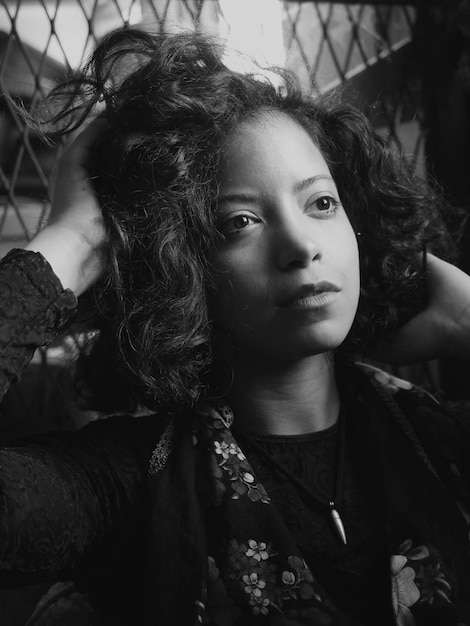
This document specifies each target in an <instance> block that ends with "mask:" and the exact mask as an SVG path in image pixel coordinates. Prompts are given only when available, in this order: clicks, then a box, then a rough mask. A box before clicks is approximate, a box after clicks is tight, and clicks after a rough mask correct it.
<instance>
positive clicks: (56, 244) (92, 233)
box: [26, 119, 106, 296]
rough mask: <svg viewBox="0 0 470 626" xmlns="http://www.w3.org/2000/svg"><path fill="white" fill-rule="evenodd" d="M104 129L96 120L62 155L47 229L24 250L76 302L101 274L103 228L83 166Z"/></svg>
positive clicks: (103, 122) (53, 189)
mask: <svg viewBox="0 0 470 626" xmlns="http://www.w3.org/2000/svg"><path fill="white" fill-rule="evenodd" d="M105 126H106V122H105V121H104V120H102V119H96V120H94V121H93V122H91V124H89V126H88V127H87V128H86V129H85V130H84V131H83V132H82V133H81V134H80V135H78V137H77V138H76V139H75V140H74V141H73V142H72V143H71V144H70V145H69V146H68V147H67V148H66V149H65V151H64V153H63V154H62V156H61V158H60V159H59V163H58V168H57V172H56V176H55V180H54V183H53V188H52V203H51V213H50V216H49V219H48V222H47V226H46V227H45V228H44V230H42V231H41V232H40V233H39V234H38V235H36V236H35V237H34V238H33V239H32V240H31V241H30V242H29V243H28V245H27V246H26V249H27V250H32V251H34V252H40V253H41V254H42V255H43V256H44V257H45V258H46V259H47V260H48V262H49V263H50V265H51V267H52V269H53V271H54V273H55V275H56V276H57V277H58V278H59V280H60V282H61V284H62V286H63V287H64V288H66V289H71V290H72V291H73V292H74V293H75V295H76V296H79V295H80V294H82V293H83V292H84V291H86V290H87V289H88V287H90V286H91V285H92V284H93V283H95V282H96V280H97V279H98V278H99V277H100V275H101V274H102V272H103V258H102V252H103V248H104V246H105V242H106V236H105V228H104V224H103V218H102V214H101V210H100V206H99V204H98V201H97V199H96V197H95V194H94V192H93V189H92V186H91V182H90V178H89V174H88V172H87V170H86V163H87V162H88V161H89V153H90V151H91V150H92V146H93V142H94V140H95V139H96V138H97V137H98V136H99V134H100V133H101V132H102V131H103V129H104V127H105Z"/></svg>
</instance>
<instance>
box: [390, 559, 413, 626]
mask: <svg viewBox="0 0 470 626" xmlns="http://www.w3.org/2000/svg"><path fill="white" fill-rule="evenodd" d="M407 563H408V559H407V558H406V556H403V555H402V554H394V555H393V556H392V559H391V570H392V604H393V610H394V612H395V619H396V623H397V626H415V624H416V622H415V620H414V617H413V614H412V613H411V611H410V609H409V607H410V606H413V604H416V602H417V601H418V600H419V596H420V593H419V589H418V587H417V586H416V584H415V582H414V580H415V576H416V573H415V571H414V569H413V568H412V567H405V565H406V564H407Z"/></svg>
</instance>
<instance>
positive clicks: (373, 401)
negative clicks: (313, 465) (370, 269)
mask: <svg viewBox="0 0 470 626" xmlns="http://www.w3.org/2000/svg"><path fill="white" fill-rule="evenodd" d="M0 293H1V294H2V296H1V297H0V308H1V309H2V310H1V313H2V315H1V318H2V319H1V321H0V390H1V391H2V392H5V391H6V389H7V388H8V385H9V384H10V382H11V381H13V380H15V379H16V378H17V377H18V376H19V375H20V373H21V369H22V368H23V367H24V366H25V365H26V364H27V362H28V360H29V359H30V358H31V355H32V352H33V351H34V349H35V347H36V346H37V345H41V344H44V343H47V342H48V341H50V340H51V339H52V338H53V337H54V336H55V335H56V334H57V333H58V332H60V330H61V329H62V328H63V327H64V325H65V324H66V323H67V320H68V319H69V318H70V317H71V316H72V315H73V313H74V311H75V307H76V301H75V299H74V297H73V294H71V293H70V292H67V291H64V290H62V288H61V286H60V284H59V283H58V281H57V280H56V279H55V277H54V275H53V274H52V272H51V270H50V268H49V267H48V266H47V264H46V263H45V261H44V260H43V259H42V258H41V257H40V255H33V254H32V253H17V254H16V253H14V254H13V255H11V256H9V257H7V259H6V260H5V261H3V262H2V264H1V266H0ZM348 384H350V385H351V386H352V388H353V389H354V393H355V395H356V397H358V398H360V402H361V406H362V409H363V410H362V411H361V416H360V419H361V420H362V422H363V424H362V427H363V432H364V440H365V442H366V444H367V445H368V448H369V449H370V455H371V464H372V465H371V468H372V469H373V471H374V472H376V473H377V475H378V476H379V477H380V480H381V483H382V487H383V488H382V493H381V498H382V499H383V502H384V507H385V512H386V524H387V537H388V548H387V549H388V553H389V560H390V561H389V562H390V587H389V591H390V600H389V603H387V606H384V609H383V614H382V615H381V616H380V618H379V619H378V620H377V621H376V623H380V624H381V625H382V624H383V625H386V624H391V625H393V624H395V625H399V626H402V625H406V626H413V625H416V626H431V625H433V624H439V626H446V625H449V626H465V625H470V600H469V598H470V559H469V528H468V522H469V520H470V516H469V515H468V513H467V511H468V510H469V509H470V501H469V494H468V485H469V481H470V455H469V454H468V449H469V445H470V425H469V424H470V411H469V410H468V409H467V408H466V407H461V408H459V407H451V406H444V405H441V404H439V403H438V402H436V401H435V400H434V399H433V398H432V397H431V396H429V395H428V394H426V393H425V392H423V391H422V390H420V389H417V388H415V387H412V386H411V385H409V384H408V383H406V382H404V381H401V380H399V379H396V378H394V377H392V376H390V375H388V374H386V373H384V372H382V371H381V370H376V369H375V368H371V367H370V366H356V367H353V368H350V370H349V373H348ZM231 423H232V415H231V411H230V409H229V408H228V407H224V406H220V407H218V406H213V405H210V404H204V403H201V404H200V405H199V407H198V410H197V411H196V412H194V413H191V414H188V415H185V416H179V417H178V418H171V419H168V420H166V422H164V423H163V422H162V420H161V418H156V417H155V416H147V417H143V418H138V419H137V418H132V417H123V416H119V417H115V418H112V419H108V420H103V421H100V422H99V423H95V424H92V425H90V426H88V427H86V428H85V429H83V431H81V432H79V433H71V434H70V433H66V434H62V435H45V436H42V437H39V438H37V439H35V440H34V441H29V442H26V443H19V444H15V445H12V446H8V447H5V448H3V449H1V450H0V467H1V470H2V471H1V472H0V511H1V515H0V583H2V582H3V584H8V585H12V584H19V583H21V582H31V581H32V580H38V579H39V580H41V579H48V580H54V579H56V580H57V579H62V580H64V579H69V578H73V579H74V580H75V581H76V584H77V586H78V588H79V589H82V590H83V591H86V592H87V593H88V595H89V598H90V601H91V603H92V605H93V607H94V608H95V609H96V611H97V612H98V614H99V616H100V619H101V620H102V623H113V624H114V625H117V624H122V625H125V624H133V625H134V624H142V625H147V624H157V623H158V624H162V625H167V624H168V625H169V624H178V625H180V624H192V623H194V624H196V623H205V624H212V625H217V626H231V625H245V624H246V625H248V624H270V625H273V626H276V625H277V626H279V625H280V626H282V625H284V626H293V625H300V624H308V625H312V626H323V625H331V626H333V625H348V626H354V625H358V624H359V623H360V622H358V621H357V619H355V618H354V617H352V616H351V615H350V614H348V611H347V607H346V608H344V607H343V608H342V609H340V608H339V607H338V606H336V605H335V603H334V602H333V600H332V599H331V594H330V590H328V589H324V588H323V587H322V586H321V585H320V584H319V582H318V580H316V578H315V576H314V575H313V573H312V569H311V567H309V566H308V565H307V563H306V560H305V558H304V555H303V554H302V552H301V550H300V549H299V547H298V546H297V545H296V544H295V542H294V540H293V538H292V537H291V536H290V533H289V532H288V529H287V528H286V526H285V524H284V522H283V520H282V519H281V518H280V516H279V514H278V513H277V511H276V509H275V507H274V506H272V503H271V501H270V497H269V495H268V493H267V492H266V489H265V488H264V486H263V485H262V484H261V483H260V482H259V481H258V478H257V476H256V473H255V472H254V471H253V468H252V466H251V465H250V462H249V461H248V459H247V458H246V456H245V453H244V451H243V449H242V447H241V446H240V445H239V444H238V443H237V441H236V439H235V437H234V435H233V433H232V431H231ZM214 513H216V515H217V519H218V520H220V523H221V525H222V526H223V529H222V531H221V533H220V535H221V537H223V538H224V541H223V545H220V546H219V549H218V550H217V551H214V552H212V546H213V542H211V540H210V539H211V538H210V537H208V534H207V528H208V525H207V519H208V515H212V514H214Z"/></svg>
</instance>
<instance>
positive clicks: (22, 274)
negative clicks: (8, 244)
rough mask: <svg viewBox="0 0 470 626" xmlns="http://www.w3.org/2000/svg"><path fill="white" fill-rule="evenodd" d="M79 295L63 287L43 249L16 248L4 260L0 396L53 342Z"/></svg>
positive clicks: (0, 307) (0, 287)
mask: <svg viewBox="0 0 470 626" xmlns="http://www.w3.org/2000/svg"><path fill="white" fill-rule="evenodd" d="M76 307H77V298H76V297H75V295H74V293H73V292H72V291H70V290H69V289H63V287H62V285H61V284H60V281H59V279H58V278H57V277H56V276H55V274H54V273H53V271H52V269H51V267H50V265H49V264H48V262H47V261H46V259H45V258H44V257H43V256H42V255H41V254H39V253H36V252H30V251H27V250H12V251H11V252H9V253H8V254H7V255H6V256H5V257H4V258H3V259H2V261H1V262H0V400H1V398H3V396H4V395H5V393H6V391H7V389H8V387H9V386H10V384H11V383H12V382H14V381H16V380H18V378H19V376H20V374H21V370H22V369H23V368H24V367H25V366H26V365H27V364H28V363H29V361H30V360H31V357H32V356H33V353H34V350H35V349H36V348H37V347H38V346H41V345H46V344H48V343H50V342H51V341H52V340H53V339H54V338H55V337H56V336H57V335H58V334H59V333H60V331H61V330H62V329H63V328H64V326H65V324H66V323H67V321H68V320H69V319H70V318H71V317H72V316H73V315H74V313H75V311H76Z"/></svg>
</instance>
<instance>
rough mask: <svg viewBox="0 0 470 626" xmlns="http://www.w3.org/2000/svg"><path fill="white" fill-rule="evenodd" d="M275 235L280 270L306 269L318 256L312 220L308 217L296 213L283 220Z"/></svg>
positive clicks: (318, 250) (318, 248)
mask: <svg viewBox="0 0 470 626" xmlns="http://www.w3.org/2000/svg"><path fill="white" fill-rule="evenodd" d="M276 234H277V237H276V246H277V247H276V254H277V261H278V265H279V267H280V268H281V269H282V270H288V269H291V268H296V267H307V266H308V265H309V264H310V263H311V262H312V261H314V260H315V259H317V258H318V257H319V256H320V247H319V242H318V240H317V239H318V237H317V236H316V233H315V231H314V227H313V220H312V219H311V218H309V217H308V216H306V215H304V214H301V213H298V214H297V215H293V216H290V217H289V218H285V219H284V220H282V223H280V224H279V225H278V230H277V233H276Z"/></svg>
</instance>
